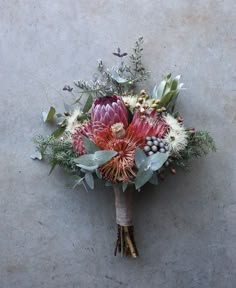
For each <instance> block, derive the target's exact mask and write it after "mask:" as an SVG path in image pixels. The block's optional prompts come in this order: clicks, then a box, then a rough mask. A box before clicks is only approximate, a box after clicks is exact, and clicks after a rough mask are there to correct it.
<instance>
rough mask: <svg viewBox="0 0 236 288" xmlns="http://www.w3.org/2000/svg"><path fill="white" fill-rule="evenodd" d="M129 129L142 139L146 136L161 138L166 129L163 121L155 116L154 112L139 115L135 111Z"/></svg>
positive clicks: (158, 115) (157, 115) (139, 113)
mask: <svg viewBox="0 0 236 288" xmlns="http://www.w3.org/2000/svg"><path fill="white" fill-rule="evenodd" d="M130 127H132V129H133V131H135V133H137V135H138V136H141V135H142V136H143V137H144V138H145V137H146V136H156V137H159V138H162V137H163V136H164V135H165V133H166V132H167V129H168V125H167V124H166V122H165V119H164V118H163V117H162V116H161V115H160V114H157V113H156V111H155V110H153V111H152V112H150V113H146V112H145V113H141V112H140V111H139V110H137V111H136V112H135V113H134V117H133V120H132V122H131V124H130Z"/></svg>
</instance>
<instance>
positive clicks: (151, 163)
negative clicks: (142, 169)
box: [148, 152, 169, 171]
mask: <svg viewBox="0 0 236 288" xmlns="http://www.w3.org/2000/svg"><path fill="white" fill-rule="evenodd" d="M168 157H169V153H160V152H157V153H155V154H153V155H151V156H149V157H148V167H150V169H151V170H152V171H156V170H158V169H160V168H161V167H162V166H163V164H164V163H165V162H166V160H167V159H168Z"/></svg>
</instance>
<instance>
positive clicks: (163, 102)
mask: <svg viewBox="0 0 236 288" xmlns="http://www.w3.org/2000/svg"><path fill="white" fill-rule="evenodd" d="M175 93H176V91H170V92H168V93H166V94H165V95H163V96H162V97H161V99H160V103H159V104H158V108H161V107H166V106H167V105H168V104H169V102H170V101H171V100H172V97H173V96H174V95H175Z"/></svg>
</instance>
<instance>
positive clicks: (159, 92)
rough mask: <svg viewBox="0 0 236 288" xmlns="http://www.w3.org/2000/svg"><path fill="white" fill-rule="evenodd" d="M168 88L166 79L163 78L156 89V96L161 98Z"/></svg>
mask: <svg viewBox="0 0 236 288" xmlns="http://www.w3.org/2000/svg"><path fill="white" fill-rule="evenodd" d="M165 89H166V81H165V80H162V81H161V83H160V84H159V86H158V88H157V90H156V96H155V97H154V98H156V99H160V98H161V97H162V95H163V94H164V92H165Z"/></svg>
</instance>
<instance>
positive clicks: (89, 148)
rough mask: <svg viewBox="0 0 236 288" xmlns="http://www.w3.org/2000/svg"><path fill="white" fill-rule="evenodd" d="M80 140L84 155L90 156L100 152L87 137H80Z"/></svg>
mask: <svg viewBox="0 0 236 288" xmlns="http://www.w3.org/2000/svg"><path fill="white" fill-rule="evenodd" d="M82 139H83V143H84V147H85V150H86V153H88V154H92V153H94V152H96V151H99V150H100V148H99V147H98V146H97V145H96V144H95V143H94V142H93V141H92V140H91V139H89V138H88V137H85V136H82Z"/></svg>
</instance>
